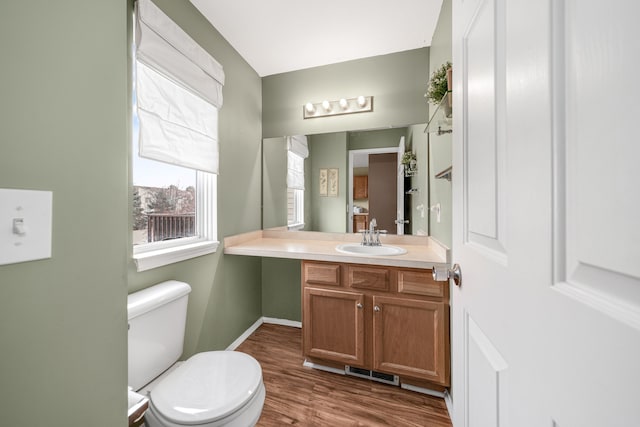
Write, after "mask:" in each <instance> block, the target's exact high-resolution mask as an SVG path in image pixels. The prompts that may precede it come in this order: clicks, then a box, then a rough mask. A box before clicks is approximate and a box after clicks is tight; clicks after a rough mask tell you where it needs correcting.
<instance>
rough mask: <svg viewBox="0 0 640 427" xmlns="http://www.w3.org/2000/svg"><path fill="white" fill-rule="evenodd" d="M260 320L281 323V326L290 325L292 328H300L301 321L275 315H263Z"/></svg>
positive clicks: (275, 323)
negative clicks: (279, 317) (278, 317)
mask: <svg viewBox="0 0 640 427" xmlns="http://www.w3.org/2000/svg"><path fill="white" fill-rule="evenodd" d="M262 321H263V322H264V323H269V324H271V325H282V326H291V327H293V328H302V322H299V321H297V320H287V319H277V318H275V317H263V318H262Z"/></svg>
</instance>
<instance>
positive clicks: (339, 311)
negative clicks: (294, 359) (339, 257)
mask: <svg viewBox="0 0 640 427" xmlns="http://www.w3.org/2000/svg"><path fill="white" fill-rule="evenodd" d="M303 302H304V304H303V313H302V325H303V328H302V331H303V344H302V347H303V353H304V355H305V356H310V357H317V358H321V359H326V360H332V361H336V362H340V363H344V364H349V365H362V364H363V362H364V309H363V307H364V295H363V294H361V293H354V292H344V291H335V290H328V289H319V288H308V287H307V288H304V295H303Z"/></svg>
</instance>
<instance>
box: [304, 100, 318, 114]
mask: <svg viewBox="0 0 640 427" xmlns="http://www.w3.org/2000/svg"><path fill="white" fill-rule="evenodd" d="M304 112H305V114H307V113H308V114H315V112H316V107H315V106H314V105H313V104H312V103H310V102H307V104H306V105H305V106H304Z"/></svg>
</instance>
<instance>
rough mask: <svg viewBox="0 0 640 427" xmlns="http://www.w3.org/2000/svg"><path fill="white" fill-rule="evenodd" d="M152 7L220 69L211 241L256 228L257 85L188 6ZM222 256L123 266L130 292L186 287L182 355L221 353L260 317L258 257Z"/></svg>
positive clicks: (167, 1)
mask: <svg viewBox="0 0 640 427" xmlns="http://www.w3.org/2000/svg"><path fill="white" fill-rule="evenodd" d="M154 2H155V3H156V4H157V5H158V6H159V7H160V8H161V9H162V10H163V11H164V12H165V13H166V14H167V15H169V16H170V17H171V18H172V19H173V20H174V21H175V22H176V23H177V24H178V25H180V26H181V27H182V28H183V29H184V30H185V31H186V32H187V33H188V34H189V35H190V36H191V37H192V38H193V39H195V40H196V41H197V42H198V43H199V44H200V45H201V46H202V47H204V48H205V49H206V50H207V51H209V52H210V53H211V54H212V56H213V57H214V58H216V60H217V61H218V62H220V64H222V66H223V67H224V72H225V76H226V81H225V86H224V89H223V95H224V105H223V106H222V108H221V109H220V116H219V126H220V128H219V140H220V173H219V175H218V238H219V240H220V241H221V242H222V239H223V238H224V237H225V236H229V235H233V234H238V233H243V232H247V231H252V230H257V229H260V227H261V211H260V200H261V182H262V176H261V170H262V168H261V163H262V160H261V159H262V149H261V147H262V143H261V141H262V123H261V116H262V112H261V108H262V93H261V86H262V83H261V79H260V77H259V76H258V75H257V73H256V72H255V71H254V70H253V69H252V68H251V67H250V66H249V65H248V64H247V63H246V62H245V61H244V60H243V59H242V58H241V57H240V55H238V53H237V52H236V51H235V50H234V49H233V48H232V47H231V46H230V45H229V44H228V43H227V41H226V40H225V39H224V38H223V37H222V36H221V35H220V34H219V33H218V32H217V31H216V30H215V29H214V28H213V27H212V26H211V25H210V24H209V22H208V21H207V20H206V19H205V18H204V17H203V16H202V15H201V14H200V13H199V12H198V11H197V10H196V9H195V7H193V5H192V4H191V3H190V2H189V1H188V0H179V1H176V0H154ZM129 209H132V206H129ZM127 247H128V248H129V250H128V255H129V258H128V259H129V260H130V259H131V248H130V245H129V246H127ZM222 252H223V250H222V244H221V246H220V248H219V249H218V252H216V253H215V254H211V255H206V256H202V257H198V258H195V259H191V260H188V261H184V262H180V263H176V264H172V265H168V266H165V267H160V268H156V269H154V270H150V271H145V272H142V273H137V272H136V270H135V266H134V264H133V262H129V268H128V276H127V277H128V282H129V291H135V290H139V289H142V288H145V287H148V286H150V285H153V284H156V283H158V282H161V281H164V280H170V279H174V280H181V281H185V282H187V283H189V284H190V285H191V287H192V292H191V294H190V297H189V311H188V315H187V331H186V336H185V350H184V354H183V357H188V356H190V355H192V354H194V353H196V352H200V351H206V350H213V349H223V348H225V347H227V346H228V345H229V344H230V343H231V342H233V341H234V340H235V339H236V338H237V337H238V336H240V335H241V334H242V333H243V332H244V331H245V330H246V329H247V328H248V327H249V326H251V325H252V324H253V323H254V322H255V321H256V320H257V319H258V318H260V316H261V315H262V290H261V260H260V258H255V257H240V256H231V255H229V256H225V255H224V254H223V253H222Z"/></svg>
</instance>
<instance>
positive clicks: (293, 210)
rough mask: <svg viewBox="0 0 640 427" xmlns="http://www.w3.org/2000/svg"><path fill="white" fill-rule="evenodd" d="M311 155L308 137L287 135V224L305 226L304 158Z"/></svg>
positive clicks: (290, 226)
mask: <svg viewBox="0 0 640 427" xmlns="http://www.w3.org/2000/svg"><path fill="white" fill-rule="evenodd" d="M308 156H309V149H308V145H307V137H306V136H303V135H299V136H290V137H287V226H288V227H289V228H290V229H292V228H294V229H301V228H302V227H303V226H304V159H306V158H307V157H308Z"/></svg>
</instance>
